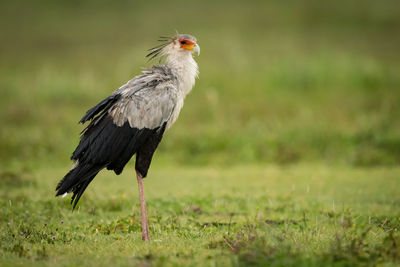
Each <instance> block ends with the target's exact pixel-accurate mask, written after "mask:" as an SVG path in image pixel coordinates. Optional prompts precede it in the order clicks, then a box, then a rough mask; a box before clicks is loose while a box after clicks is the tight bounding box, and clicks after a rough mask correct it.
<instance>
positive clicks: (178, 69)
mask: <svg viewBox="0 0 400 267" xmlns="http://www.w3.org/2000/svg"><path fill="white" fill-rule="evenodd" d="M165 63H166V65H167V66H168V67H169V68H171V70H172V71H173V73H174V74H175V75H176V77H177V78H178V89H179V90H180V91H181V93H182V95H183V97H185V96H186V95H187V94H188V93H189V92H190V91H191V90H192V87H193V85H194V83H195V80H196V77H197V75H198V67H197V63H196V61H195V60H194V59H193V57H192V54H191V53H181V52H177V53H175V54H170V55H169V56H168V57H167V58H166V60H165Z"/></svg>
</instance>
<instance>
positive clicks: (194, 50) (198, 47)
mask: <svg viewBox="0 0 400 267" xmlns="http://www.w3.org/2000/svg"><path fill="white" fill-rule="evenodd" d="M193 52H197V55H198V56H200V46H199V45H198V44H195V45H194V47H193Z"/></svg>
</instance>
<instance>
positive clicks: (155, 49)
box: [146, 36, 173, 60]
mask: <svg viewBox="0 0 400 267" xmlns="http://www.w3.org/2000/svg"><path fill="white" fill-rule="evenodd" d="M172 40H173V38H172V37H165V36H160V38H159V39H158V41H159V42H162V44H160V45H157V46H155V47H153V48H150V49H149V50H147V51H150V53H149V54H147V55H146V57H148V58H149V60H152V59H153V58H155V57H157V56H159V55H160V53H161V51H162V50H163V48H164V47H166V46H167V45H168V44H169V43H170V42H171V41H172Z"/></svg>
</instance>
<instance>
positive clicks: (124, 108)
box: [56, 34, 200, 241]
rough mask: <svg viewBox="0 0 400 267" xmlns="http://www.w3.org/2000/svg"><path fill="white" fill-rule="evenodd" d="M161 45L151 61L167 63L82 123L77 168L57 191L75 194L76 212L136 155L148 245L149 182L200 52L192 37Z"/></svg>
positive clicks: (182, 36)
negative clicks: (97, 182) (91, 188)
mask: <svg viewBox="0 0 400 267" xmlns="http://www.w3.org/2000/svg"><path fill="white" fill-rule="evenodd" d="M159 41H161V42H162V44H160V45H158V46H156V47H154V48H151V49H150V50H149V51H150V53H149V54H148V55H147V57H149V58H150V59H153V58H157V57H160V60H161V58H165V64H163V65H155V66H153V67H151V68H148V69H145V70H144V71H142V74H140V75H138V76H136V77H135V78H133V79H132V80H130V81H128V82H127V83H126V84H124V85H122V86H121V87H120V88H119V89H117V90H116V91H114V92H113V93H112V94H111V95H110V96H109V97H107V98H105V99H104V100H102V101H101V102H100V103H98V104H97V105H96V106H94V107H93V108H91V109H90V110H88V111H87V112H86V114H85V115H84V116H83V118H82V119H81V120H80V121H79V122H80V123H82V124H84V123H85V122H87V121H90V123H89V124H88V125H87V127H86V128H85V129H84V130H83V131H82V133H81V139H80V142H79V145H78V146H77V148H76V149H75V151H74V152H73V154H72V156H71V159H72V160H73V161H74V162H75V164H74V165H73V166H72V168H71V170H70V171H69V172H68V173H67V174H66V175H65V176H64V178H63V179H62V180H61V181H60V182H59V183H58V185H57V188H56V191H57V194H56V196H60V195H62V196H65V195H66V194H67V193H70V192H72V193H73V195H72V199H71V204H73V209H75V207H76V204H77V203H78V201H79V199H80V198H81V196H82V194H83V192H84V191H85V189H86V188H87V186H88V185H89V183H90V182H91V181H92V180H93V179H94V177H96V175H97V174H98V173H99V172H100V171H101V170H102V169H104V168H107V170H113V171H114V172H115V173H116V174H117V175H118V174H120V173H121V172H122V170H123V169H124V167H125V165H126V164H127V163H128V161H129V160H130V159H131V158H132V156H133V155H135V154H136V162H135V170H136V177H137V181H138V187H139V198H140V211H141V223H142V239H143V240H144V241H148V240H150V238H149V230H148V219H147V212H146V202H145V197H144V190H143V178H145V177H146V176H147V171H148V169H149V167H150V163H151V160H152V157H153V154H154V152H155V150H156V149H157V146H158V144H159V143H160V141H161V139H162V137H163V134H164V131H165V130H166V129H168V128H170V127H171V126H172V124H174V122H175V121H176V119H177V118H178V116H179V112H180V110H181V109H182V107H183V101H184V99H185V97H186V95H187V94H188V93H189V92H190V91H191V90H192V87H193V85H194V83H195V79H196V77H197V76H198V67H197V63H196V61H195V60H194V59H193V57H192V53H193V52H197V53H198V55H199V54H200V47H199V46H198V45H197V40H196V38H195V37H193V36H191V35H188V34H177V35H176V36H174V37H161V39H160V40H159Z"/></svg>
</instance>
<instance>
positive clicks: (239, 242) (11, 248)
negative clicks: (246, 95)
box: [0, 165, 400, 266]
mask: <svg viewBox="0 0 400 267" xmlns="http://www.w3.org/2000/svg"><path fill="white" fill-rule="evenodd" d="M153 167H154V168H153V170H152V172H151V173H150V178H149V179H147V180H146V181H145V190H146V193H147V199H148V211H149V217H150V234H151V238H152V241H150V242H149V243H143V242H142V241H141V231H140V217H139V214H140V213H139V212H140V210H139V206H138V194H137V186H136V181H135V179H134V175H133V173H134V172H133V170H132V169H128V170H127V171H126V172H125V173H124V174H123V175H121V176H120V177H115V176H114V175H113V174H112V173H111V172H107V173H105V174H102V175H100V176H99V177H98V178H96V180H95V181H94V183H93V184H92V185H91V186H90V187H89V189H88V191H87V193H86V194H85V196H84V197H83V199H82V201H81V204H80V206H79V208H78V210H77V211H76V212H74V213H72V212H71V207H70V206H69V200H68V199H54V198H53V196H52V195H51V194H50V193H49V192H53V190H54V185H55V179H54V178H55V177H60V176H61V175H62V174H63V172H64V169H60V168H55V169H53V168H46V169H40V170H37V171H36V172H35V174H30V173H24V174H11V173H9V174H5V173H3V174H2V183H3V184H2V187H1V188H2V190H1V208H0V211H1V212H0V214H1V216H0V222H1V228H0V233H1V234H0V238H1V240H2V242H1V245H0V250H1V251H2V256H1V261H2V265H14V264H18V265H23V264H34V265H43V264H45V265H54V264H59V265H71V264H72V265H75V264H84V265H102V266H106V265H109V264H112V263H113V264H114V263H115V264H120V265H132V264H147V265H155V266H158V265H167V266H175V265H180V266H188V265H202V266H215V265H220V266H226V265H243V266H248V265H252V264H254V265H264V266H265V265H266V264H267V265H278V266H300V265H304V266H309V265H324V266H327V265H338V266H341V265H353V264H364V265H376V264H384V265H389V266H390V265H396V264H399V261H400V247H399V242H400V236H399V234H398V230H399V227H400V208H399V207H400V205H399V203H400V189H399V187H398V184H399V177H400V169H399V168H387V167H384V168H372V169H368V170H364V169H359V168H346V167H341V168H332V167H327V166H323V165H311V166H310V165H294V166H291V167H286V168H281V167H279V166H269V167H261V166H236V167H233V168H227V169H216V168H211V167H206V168H197V167H190V168H188V167H187V168H181V167H179V168H177V167H168V166H159V165H155V166H153ZM13 175H15V176H13ZM16 177H19V178H18V179H19V180H18V181H16ZM5 187H6V188H8V190H3V188H5Z"/></svg>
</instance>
